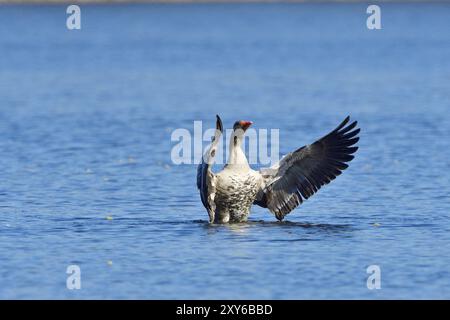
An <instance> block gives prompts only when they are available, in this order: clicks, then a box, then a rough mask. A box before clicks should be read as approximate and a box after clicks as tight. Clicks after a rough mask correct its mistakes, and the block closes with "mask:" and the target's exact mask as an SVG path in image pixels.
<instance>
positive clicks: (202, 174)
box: [197, 115, 223, 223]
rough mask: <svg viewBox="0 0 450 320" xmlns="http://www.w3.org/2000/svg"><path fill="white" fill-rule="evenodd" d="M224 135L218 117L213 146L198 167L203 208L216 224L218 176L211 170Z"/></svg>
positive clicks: (210, 220)
mask: <svg viewBox="0 0 450 320" xmlns="http://www.w3.org/2000/svg"><path fill="white" fill-rule="evenodd" d="M222 133H223V125H222V120H221V119H220V117H219V116H218V115H217V116H216V132H215V134H214V137H213V139H212V141H211V145H210V146H209V148H208V150H206V152H205V153H204V154H203V157H202V161H201V162H200V164H199V165H198V167H197V188H198V190H199V191H200V198H201V200H202V203H203V206H204V207H205V208H206V210H207V211H208V215H209V222H211V223H212V222H214V216H215V211H216V204H215V202H214V196H215V192H216V176H215V174H214V173H213V172H212V170H211V165H212V164H213V162H214V158H215V155H216V153H217V145H218V144H219V141H220V140H219V138H220V137H221V135H222Z"/></svg>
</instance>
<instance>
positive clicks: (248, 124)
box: [240, 120, 253, 131]
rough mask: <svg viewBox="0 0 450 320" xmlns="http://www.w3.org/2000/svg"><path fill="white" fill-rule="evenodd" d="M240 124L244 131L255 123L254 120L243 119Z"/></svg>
mask: <svg viewBox="0 0 450 320" xmlns="http://www.w3.org/2000/svg"><path fill="white" fill-rule="evenodd" d="M240 124H241V126H242V129H244V131H245V130H247V129H248V127H250V126H251V125H252V124H253V122H251V121H244V120H241V121H240Z"/></svg>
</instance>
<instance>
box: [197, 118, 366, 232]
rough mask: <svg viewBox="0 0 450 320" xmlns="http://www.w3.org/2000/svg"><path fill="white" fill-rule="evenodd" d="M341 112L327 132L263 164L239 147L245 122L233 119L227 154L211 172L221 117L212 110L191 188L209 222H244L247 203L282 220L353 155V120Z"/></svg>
mask: <svg viewBox="0 0 450 320" xmlns="http://www.w3.org/2000/svg"><path fill="white" fill-rule="evenodd" d="M349 121H350V117H349V116H347V117H346V118H345V119H344V120H343V121H342V122H341V123H340V124H339V125H338V126H337V127H336V129H334V130H333V131H331V132H330V133H328V134H327V135H325V136H323V137H322V138H320V139H318V140H317V141H315V142H314V143H312V144H309V145H305V146H303V147H301V148H299V149H297V150H295V151H293V152H290V153H288V154H286V155H285V156H284V157H282V158H281V160H280V161H279V162H278V163H276V164H275V165H273V166H272V167H269V168H262V169H260V170H258V171H256V170H253V169H252V168H250V166H249V164H248V161H247V157H246V156H245V153H244V151H243V150H242V147H241V145H242V141H243V139H244V135H245V131H246V130H247V129H248V128H249V127H250V126H251V125H252V122H251V121H244V120H240V121H236V122H235V123H234V126H233V133H232V135H231V138H230V142H229V159H228V161H227V163H226V164H225V166H224V168H223V169H222V170H221V171H220V172H218V173H213V172H212V168H211V167H212V164H213V163H214V158H215V155H216V153H217V147H218V144H219V139H220V137H221V136H222V133H223V124H222V120H221V119H220V117H219V116H218V115H216V130H215V134H214V137H213V138H212V141H211V145H210V146H209V148H208V149H207V150H206V152H205V153H204V155H203V157H202V161H201V162H200V164H199V165H198V167H197V188H198V190H199V192H200V198H201V201H202V203H203V206H204V207H205V208H206V211H207V212H208V215H209V222H210V223H236V222H246V221H247V219H248V216H249V214H250V209H251V207H252V205H254V204H255V205H258V206H260V207H263V208H267V209H268V210H269V211H270V212H271V213H272V214H274V215H275V217H276V218H277V219H278V220H279V221H282V220H283V219H284V218H285V216H286V215H287V214H289V213H290V212H291V211H292V210H294V209H295V208H296V207H297V206H299V205H300V204H301V203H303V201H305V200H306V199H308V198H309V197H310V196H312V195H313V194H315V193H316V192H317V191H318V190H319V189H320V188H321V187H322V186H324V185H326V184H328V183H330V182H331V181H332V180H334V179H335V178H336V177H337V176H338V175H340V174H341V173H342V171H343V170H345V169H347V168H348V164H347V162H350V161H351V160H353V158H354V156H353V154H354V153H355V152H356V151H357V150H358V147H357V146H354V145H355V144H356V143H357V142H358V141H359V137H358V133H359V132H360V129H359V128H356V126H357V121H354V122H352V123H350V124H349Z"/></svg>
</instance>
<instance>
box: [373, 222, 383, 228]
mask: <svg viewBox="0 0 450 320" xmlns="http://www.w3.org/2000/svg"><path fill="white" fill-rule="evenodd" d="M373 226H374V227H379V226H381V224H379V223H377V222H375V223H374V224H373Z"/></svg>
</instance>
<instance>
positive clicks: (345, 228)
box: [192, 220, 355, 241]
mask: <svg viewBox="0 0 450 320" xmlns="http://www.w3.org/2000/svg"><path fill="white" fill-rule="evenodd" d="M192 222H193V223H197V224H200V225H201V226H202V227H204V228H206V229H207V230H208V231H209V232H211V233H215V232H220V231H222V230H226V231H231V232H232V233H234V234H249V233H253V232H255V231H264V229H266V228H270V229H271V230H273V231H275V233H274V234H277V233H276V231H281V232H283V233H286V234H290V235H291V236H296V235H297V236H298V235H299V234H302V235H312V234H318V235H330V234H338V233H342V234H346V235H345V236H348V233H349V232H351V231H353V230H354V229H355V228H354V227H353V226H352V225H349V224H324V223H320V224H316V223H309V222H292V221H264V220H250V221H247V222H242V223H230V224H210V223H209V222H208V221H206V220H194V221H192ZM319 239H320V238H319ZM319 239H314V238H295V239H293V238H291V237H289V238H283V239H272V240H271V241H314V240H319Z"/></svg>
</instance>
